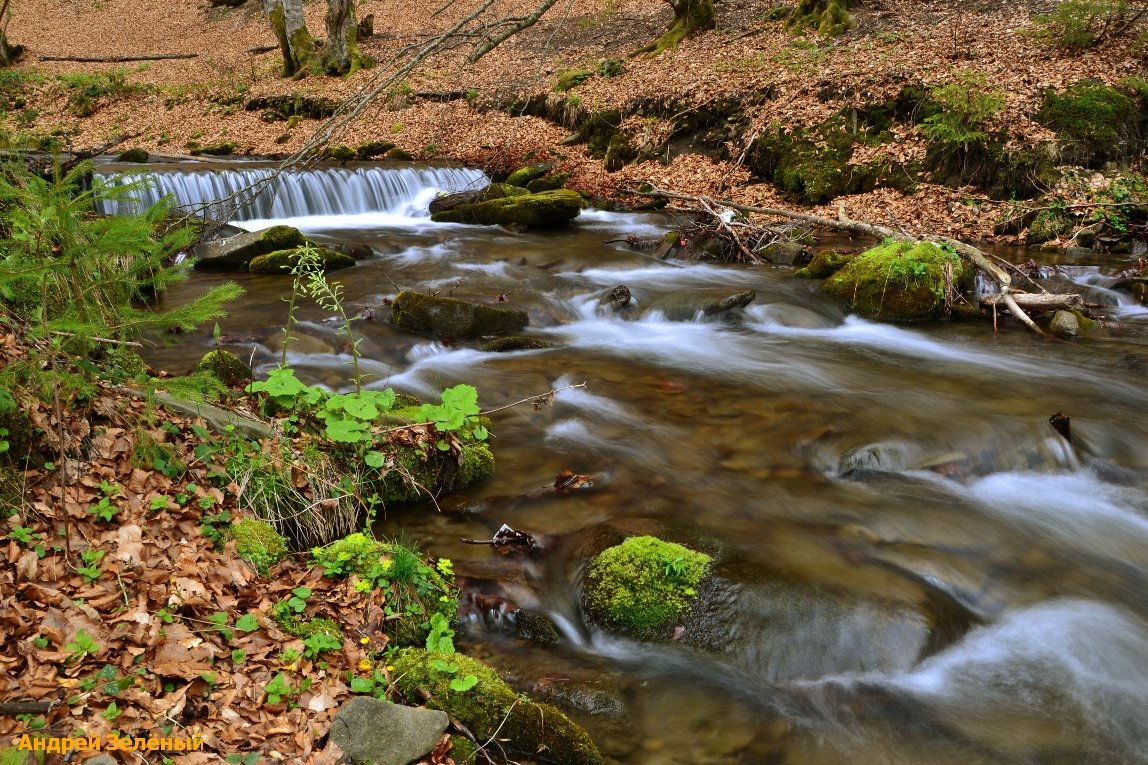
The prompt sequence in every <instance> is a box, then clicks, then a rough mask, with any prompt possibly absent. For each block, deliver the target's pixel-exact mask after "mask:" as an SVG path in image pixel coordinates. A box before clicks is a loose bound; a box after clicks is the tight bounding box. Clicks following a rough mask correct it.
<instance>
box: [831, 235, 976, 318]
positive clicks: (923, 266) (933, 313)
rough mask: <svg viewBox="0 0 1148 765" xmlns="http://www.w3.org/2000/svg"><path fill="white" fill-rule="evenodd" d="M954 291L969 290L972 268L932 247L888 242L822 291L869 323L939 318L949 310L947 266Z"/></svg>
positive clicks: (861, 257) (867, 253) (840, 273)
mask: <svg viewBox="0 0 1148 765" xmlns="http://www.w3.org/2000/svg"><path fill="white" fill-rule="evenodd" d="M946 265H949V266H951V267H952V273H953V285H954V288H956V289H958V290H960V289H963V288H965V287H968V286H971V282H972V278H973V273H972V269H971V268H970V267H969V266H968V265H967V264H966V263H965V262H964V261H963V260H961V258H960V257H959V256H958V255H957V254H956V253H954V252H949V251H946V250H943V249H941V248H940V247H938V246H937V245H935V244H932V243H930V242H917V243H915V244H914V243H909V242H887V243H885V244H881V245H878V246H877V247H874V248H872V249H870V250H866V251H865V252H863V253H861V254H860V255H858V256H857V257H855V258H853V259H852V260H851V261H849V263H848V264H847V265H846V266H845V267H844V268H842V269H841V270H840V271H838V272H837V273H836V274H834V275H833V276H831V277H829V278H828V279H826V280H825V282H824V283H823V284H822V285H821V289H822V290H823V291H824V292H825V293H826V294H828V295H830V296H831V297H833V298H836V299H837V300H838V301H839V302H841V303H843V304H844V305H845V306H846V307H848V308H850V309H851V310H853V311H854V312H855V313H857V314H859V315H861V316H864V317H865V318H867V319H878V320H882V321H893V322H902V321H903V322H908V321H927V320H929V319H939V318H941V315H942V314H943V313H944V309H945V267H946Z"/></svg>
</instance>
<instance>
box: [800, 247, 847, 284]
mask: <svg viewBox="0 0 1148 765" xmlns="http://www.w3.org/2000/svg"><path fill="white" fill-rule="evenodd" d="M852 259H853V256H852V255H843V254H840V253H836V252H834V251H833V250H822V251H821V252H819V253H817V254H816V255H814V256H813V260H811V261H809V265H807V266H805V267H804V268H799V269H797V270H796V271H794V272H793V275H794V276H796V277H797V278H799V279H828V278H829V277H830V276H833V274H835V273H837V272H838V271H840V270H841V269H842V268H844V267H845V266H846V265H847V264H848V263H849V261H850V260H852Z"/></svg>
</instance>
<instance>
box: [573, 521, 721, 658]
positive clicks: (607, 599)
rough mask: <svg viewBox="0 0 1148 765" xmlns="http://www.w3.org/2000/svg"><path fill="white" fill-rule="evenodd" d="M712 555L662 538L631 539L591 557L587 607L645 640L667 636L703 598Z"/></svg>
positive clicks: (585, 597)
mask: <svg viewBox="0 0 1148 765" xmlns="http://www.w3.org/2000/svg"><path fill="white" fill-rule="evenodd" d="M711 562H712V559H711V558H710V556H708V555H706V554H705V553H700V552H695V551H694V550H691V549H689V548H688V547H684V546H682V545H679V544H675V543H673V542H664V541H662V540H661V539H658V538H657V537H650V536H642V537H631V538H629V539H627V540H626V541H624V542H622V544H620V545H615V546H613V547H609V548H607V549H605V550H603V551H602V552H600V553H598V554H597V555H596V556H594V558H593V559H592V560H591V561H590V564H589V566H588V567H587V569H586V575H585V579H584V582H583V587H582V605H583V608H585V610H586V613H587V614H588V615H589V617H590V619H591V620H592V621H594V622H596V623H598V624H601V625H602V626H604V627H606V628H607V629H611V630H615V631H617V632H623V633H625V634H627V635H631V636H634V637H638V638H644V639H659V638H661V639H664V638H666V637H668V636H669V634H670V632H671V631H672V629H673V628H674V627H675V626H677V625H679V624H681V623H682V622H683V620H684V619H685V617H686V616H687V615H688V614H689V612H690V609H691V608H692V607H693V604H694V602H695V601H696V600H697V589H698V586H699V585H700V584H701V582H702V580H703V579H705V577H706V576H707V575H708V574H709V571H710V564H711Z"/></svg>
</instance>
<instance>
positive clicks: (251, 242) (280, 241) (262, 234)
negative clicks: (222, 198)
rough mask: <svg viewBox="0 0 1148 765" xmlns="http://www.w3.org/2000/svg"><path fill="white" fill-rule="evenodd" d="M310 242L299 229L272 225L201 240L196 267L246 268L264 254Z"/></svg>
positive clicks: (213, 268) (212, 268) (210, 269)
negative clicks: (224, 237)
mask: <svg viewBox="0 0 1148 765" xmlns="http://www.w3.org/2000/svg"><path fill="white" fill-rule="evenodd" d="M308 241H309V240H308V239H307V237H305V236H303V233H302V232H301V231H299V229H297V228H292V227H291V226H272V227H271V228H265V229H263V230H262V231H248V232H245V233H242V234H236V235H235V236H229V237H227V238H226V239H213V240H211V241H207V242H200V243H199V244H198V245H196V246H195V250H194V251H193V253H192V254H193V255H195V257H196V261H195V267H196V268H197V269H199V270H201V271H242V270H244V269H246V268H247V266H248V264H249V263H250V262H251V261H252V260H254V259H255V258H257V257H259V256H260V255H266V254H268V253H271V252H275V251H277V250H290V249H294V248H295V247H302V246H303V245H304V244H307V242H308Z"/></svg>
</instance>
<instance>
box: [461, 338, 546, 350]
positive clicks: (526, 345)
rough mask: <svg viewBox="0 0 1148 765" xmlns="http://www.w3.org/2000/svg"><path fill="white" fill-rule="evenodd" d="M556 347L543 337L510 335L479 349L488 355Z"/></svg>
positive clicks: (484, 344)
mask: <svg viewBox="0 0 1148 765" xmlns="http://www.w3.org/2000/svg"><path fill="white" fill-rule="evenodd" d="M554 347H556V344H555V343H554V342H552V341H550V340H544V339H542V338H541V337H530V336H529V335H510V336H509V337H499V338H495V339H494V340H488V341H487V342H485V343H483V344H482V345H480V346H479V347H478V349H479V350H480V351H486V352H488V353H509V352H511V351H540V350H545V349H547V348H554Z"/></svg>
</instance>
